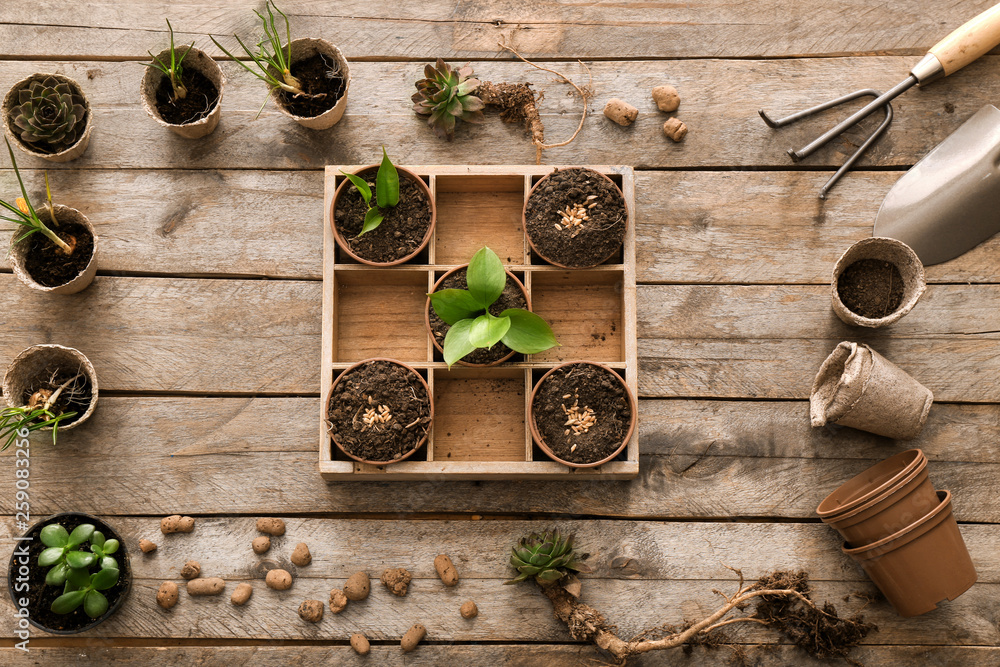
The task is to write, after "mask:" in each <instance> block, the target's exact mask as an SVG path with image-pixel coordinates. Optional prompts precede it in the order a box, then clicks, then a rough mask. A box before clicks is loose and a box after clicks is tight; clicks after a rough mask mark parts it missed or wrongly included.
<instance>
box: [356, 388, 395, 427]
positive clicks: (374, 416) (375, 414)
mask: <svg viewBox="0 0 1000 667" xmlns="http://www.w3.org/2000/svg"><path fill="white" fill-rule="evenodd" d="M368 402H369V403H371V402H372V397H371V396H369V397H368ZM391 420H392V412H390V411H389V406H387V405H380V406H378V411H376V410H375V408H368V409H367V410H365V414H364V415H362V416H361V421H363V422H364V423H365V426H364V428H363V429H361V430H362V431H363V430H365V429H366V428H369V427H371V428H373V429H375V430H376V431H380V430H382V429H380V428H379V425H380V424H387V423H389V422H390V421H391Z"/></svg>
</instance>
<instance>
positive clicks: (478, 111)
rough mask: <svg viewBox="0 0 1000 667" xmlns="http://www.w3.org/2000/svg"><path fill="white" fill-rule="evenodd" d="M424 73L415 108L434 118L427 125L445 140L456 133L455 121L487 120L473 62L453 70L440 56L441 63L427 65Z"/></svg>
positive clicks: (418, 87)
mask: <svg viewBox="0 0 1000 667" xmlns="http://www.w3.org/2000/svg"><path fill="white" fill-rule="evenodd" d="M424 76H426V77H427V78H425V79H420V80H419V81H417V82H416V86H417V92H416V93H414V94H413V97H412V98H411V99H412V100H413V101H414V102H415V104H414V105H413V110H414V111H416V112H417V113H418V114H421V115H424V116H427V115H429V116H430V118H429V119H428V120H427V124H428V125H430V126H431V127H432V128H434V133H435V134H436V135H438V136H439V137H441V138H442V139H447V140H448V141H451V139H452V138H453V137H454V136H455V124H456V123H457V122H458V121H459V120H464V121H465V122H467V123H482V122H483V111H482V109H483V107H484V106H485V104H483V101H482V100H481V99H479V98H478V97H476V96H475V95H473V94H472V93H474V92H476V88H478V87H479V79H473V78H470V77H472V68H471V67H470V66H469V65H466V66H465V67H459V68H458V69H452V68H451V66H450V65H449V64H448V63H446V62H445V61H443V60H441V59H440V58H438V60H437V66H436V67H435V66H432V65H427V66H426V67H424Z"/></svg>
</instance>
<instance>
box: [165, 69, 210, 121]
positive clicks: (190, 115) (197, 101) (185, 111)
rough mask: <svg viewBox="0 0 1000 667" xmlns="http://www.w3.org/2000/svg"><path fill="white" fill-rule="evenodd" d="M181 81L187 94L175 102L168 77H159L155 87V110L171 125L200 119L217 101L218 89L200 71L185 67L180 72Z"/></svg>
mask: <svg viewBox="0 0 1000 667" xmlns="http://www.w3.org/2000/svg"><path fill="white" fill-rule="evenodd" d="M181 83H183V84H184V87H185V88H187V96H186V97H185V98H184V99H183V100H177V101H176V102H175V101H172V99H173V94H174V89H173V86H171V85H170V77H167V76H164V77H163V78H162V79H160V85H159V86H158V87H157V89H156V110H157V111H159V112H160V117H161V118H162V119H163V120H165V121H166V122H168V123H171V124H173V125H185V124H187V123H193V122H195V121H196V120H201V119H202V118H204V117H205V116H207V115H208V114H209V113H210V112H211V111H212V109H214V108H215V104H216V102H218V101H219V89H218V88H216V86H215V84H214V83H212V82H211V81H210V80H209V78H208V77H207V76H205V75H204V74H202V73H201V72H198V71H196V70H192V69H185V70H184V71H183V72H182V73H181Z"/></svg>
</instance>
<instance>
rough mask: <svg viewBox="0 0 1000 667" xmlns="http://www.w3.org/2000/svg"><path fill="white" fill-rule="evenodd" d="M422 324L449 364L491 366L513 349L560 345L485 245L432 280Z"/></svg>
mask: <svg viewBox="0 0 1000 667" xmlns="http://www.w3.org/2000/svg"><path fill="white" fill-rule="evenodd" d="M426 324H427V329H428V332H429V333H430V336H431V340H432V341H433V342H434V346H435V347H436V348H437V349H438V351H440V352H441V353H442V354H443V355H444V361H445V363H447V364H448V368H451V367H452V365H454V364H455V363H456V362H457V363H460V364H462V365H466V366H493V365H496V364H499V363H501V362H503V361H506V360H507V359H509V358H510V357H511V356H512V355H513V354H514V353H515V352H520V353H521V354H538V353H539V352H544V351H545V350H548V349H549V348H552V347H555V346H557V345H559V342H558V341H557V340H556V337H555V334H553V333H552V328H551V327H550V326H549V325H548V323H547V322H546V321H545V320H543V319H542V318H541V317H539V316H538V315H536V314H535V313H533V312H531V301H530V300H529V299H528V292H527V290H525V288H524V285H523V284H522V283H521V281H520V280H518V279H517V277H516V276H515V275H514V274H513V273H511V272H510V271H507V270H506V269H505V268H504V266H503V263H502V262H501V261H500V258H499V257H498V256H497V254H496V253H495V252H493V251H492V250H490V249H489V248H485V247H484V248H481V249H480V250H479V251H477V252H476V254H475V255H473V256H472V259H471V260H470V261H469V263H468V264H466V265H463V266H459V267H456V268H454V269H452V270H450V271H448V272H447V273H445V274H444V275H442V276H441V277H440V278H439V279H438V281H437V282H436V283H435V284H434V289H433V291H432V292H431V293H430V294H428V295H427V306H426Z"/></svg>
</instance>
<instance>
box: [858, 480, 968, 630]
mask: <svg viewBox="0 0 1000 667" xmlns="http://www.w3.org/2000/svg"><path fill="white" fill-rule="evenodd" d="M937 497H938V500H939V504H938V505H937V506H936V507H935V508H934V509H932V510H931V511H930V512H928V513H927V514H926V515H924V516H923V517H921V518H920V519H918V520H917V521H915V522H913V523H912V524H910V525H909V526H907V527H906V528H904V529H903V530H901V531H899V532H897V533H895V534H893V535H890V536H889V537H886V538H884V539H882V540H879V541H878V542H875V543H874V544H870V545H868V546H865V547H859V548H857V549H849V548H847V546H846V545H845V546H844V547H843V550H844V553H846V554H847V555H848V556H850V557H851V558H853V559H854V560H855V561H857V562H858V563H859V564H860V565H861V567H862V568H863V569H864V571H865V572H866V573H867V574H868V576H869V577H870V578H871V580H872V581H873V582H874V583H875V585H876V586H878V588H879V590H880V591H882V593H883V594H884V595H885V596H886V598H888V600H889V602H890V603H891V604H892V606H893V607H894V608H895V610H896V612H897V613H898V614H899V615H900V616H903V617H904V618H908V617H911V616H920V615H921V614H926V613H927V612H929V611H933V610H934V609H937V605H938V603H940V602H942V601H944V600H946V599H947V600H954V599H955V598H957V597H958V596H959V595H961V594H962V593H964V592H965V591H967V590H969V588H970V587H971V586H972V584H974V583H976V579H977V575H976V567H975V565H973V563H972V558H971V557H970V556H969V550H968V549H967V548H966V546H965V540H963V539H962V533H961V532H960V531H959V529H958V523H957V522H956V521H955V515H954V514H953V512H952V506H951V492H950V491H938V492H937Z"/></svg>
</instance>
